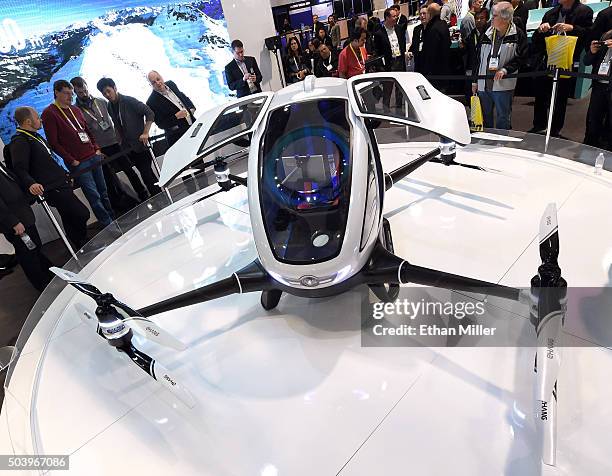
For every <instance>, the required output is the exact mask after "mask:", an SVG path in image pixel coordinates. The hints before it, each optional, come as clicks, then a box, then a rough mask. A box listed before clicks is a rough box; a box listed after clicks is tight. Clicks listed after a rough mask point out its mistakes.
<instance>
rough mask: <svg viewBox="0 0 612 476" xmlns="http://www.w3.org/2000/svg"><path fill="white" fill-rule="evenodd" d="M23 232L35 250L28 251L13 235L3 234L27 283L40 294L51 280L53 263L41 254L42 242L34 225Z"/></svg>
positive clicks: (18, 238)
mask: <svg viewBox="0 0 612 476" xmlns="http://www.w3.org/2000/svg"><path fill="white" fill-rule="evenodd" d="M25 230H26V233H27V234H28V235H29V236H30V238H31V239H32V241H33V242H34V243H36V248H34V249H33V250H29V249H28V248H27V246H26V245H25V244H24V243H23V241H22V240H21V238H20V237H19V236H17V235H15V233H3V234H4V236H5V237H6V239H7V240H8V241H9V242H10V243H11V244H12V245H13V247H14V248H15V255H17V261H19V264H20V265H21V268H22V269H23V272H24V274H25V275H26V278H28V281H30V283H32V286H34V287H35V288H36V289H37V290H38V291H40V292H42V291H43V290H44V289H45V288H46V287H47V284H49V283H50V282H51V279H53V273H51V271H49V268H50V267H51V266H53V263H51V261H49V259H48V258H47V257H46V256H45V254H44V253H43V252H42V242H41V241H40V236H39V235H38V230H36V225H31V226H26V227H25Z"/></svg>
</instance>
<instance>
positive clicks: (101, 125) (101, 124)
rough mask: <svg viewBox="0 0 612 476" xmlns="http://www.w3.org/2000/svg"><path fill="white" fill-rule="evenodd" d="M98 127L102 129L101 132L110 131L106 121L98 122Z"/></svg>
mask: <svg viewBox="0 0 612 476" xmlns="http://www.w3.org/2000/svg"><path fill="white" fill-rule="evenodd" d="M98 126H100V129H102V130H103V131H107V130H108V129H110V124H109V123H108V121H100V122H98Z"/></svg>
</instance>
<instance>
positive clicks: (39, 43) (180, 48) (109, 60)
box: [0, 0, 232, 143]
mask: <svg viewBox="0 0 612 476" xmlns="http://www.w3.org/2000/svg"><path fill="white" fill-rule="evenodd" d="M229 43H230V39H229V35H228V33H227V26H226V22H225V17H224V14H223V9H222V7H221V0H202V1H191V2H188V1H183V2H169V1H168V0H165V1H162V0H71V1H67V0H1V1H0V137H1V138H2V140H3V141H4V142H5V143H7V142H9V141H10V137H11V136H12V134H13V132H14V128H15V125H14V123H13V119H12V117H13V113H14V111H15V108H17V107H19V106H25V105H27V106H32V107H34V108H35V109H36V110H38V111H39V113H40V112H42V110H43V109H44V108H45V107H46V106H48V105H49V104H50V103H51V102H52V101H53V82H54V81H56V80H58V79H66V80H70V79H71V78H73V77H74V76H82V77H83V78H85V80H86V81H87V83H88V85H89V90H90V92H91V93H92V94H93V95H96V96H100V94H99V93H98V91H97V90H96V87H95V85H96V83H97V82H98V80H99V79H100V78H102V77H105V76H106V77H110V78H113V80H114V81H115V83H117V89H118V90H119V92H120V93H123V94H126V95H129V96H134V97H136V98H138V99H139V100H141V101H143V102H146V100H147V98H148V97H149V94H150V93H151V87H150V85H149V83H148V81H147V78H146V75H147V73H148V72H149V71H150V70H152V69H155V70H157V71H159V72H160V73H161V75H162V76H163V77H164V79H166V80H170V79H171V80H173V81H174V82H176V83H177V85H178V86H179V87H180V88H181V90H182V91H183V92H185V93H186V94H187V95H188V96H189V97H190V98H191V99H192V100H193V102H194V104H195V105H196V107H197V109H198V112H199V113H202V112H204V111H205V110H206V109H210V108H211V107H213V106H214V105H216V104H219V103H221V102H223V101H224V100H225V98H226V97H227V96H228V94H229V92H230V91H229V90H228V88H227V86H226V85H225V82H224V77H223V70H224V67H225V65H226V64H227V63H228V62H229V61H231V59H232V55H231V51H230V48H229Z"/></svg>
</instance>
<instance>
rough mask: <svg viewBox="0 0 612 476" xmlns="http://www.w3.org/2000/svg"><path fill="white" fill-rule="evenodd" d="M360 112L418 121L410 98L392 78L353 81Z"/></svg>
mask: <svg viewBox="0 0 612 476" xmlns="http://www.w3.org/2000/svg"><path fill="white" fill-rule="evenodd" d="M353 89H354V91H355V98H356V99H357V104H358V106H359V111H360V112H361V113H362V114H371V115H376V116H385V117H388V118H395V119H403V120H408V121H410V122H419V116H418V115H417V113H416V111H415V109H414V107H413V105H412V103H411V102H410V99H409V98H408V96H407V95H406V93H405V91H404V89H403V88H402V87H401V86H400V84H399V82H398V81H397V80H396V79H394V78H376V79H368V80H363V81H355V82H354V83H353Z"/></svg>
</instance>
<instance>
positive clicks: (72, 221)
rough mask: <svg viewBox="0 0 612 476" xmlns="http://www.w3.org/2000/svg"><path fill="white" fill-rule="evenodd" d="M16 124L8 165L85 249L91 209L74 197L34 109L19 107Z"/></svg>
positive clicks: (68, 181)
mask: <svg viewBox="0 0 612 476" xmlns="http://www.w3.org/2000/svg"><path fill="white" fill-rule="evenodd" d="M15 122H16V123H17V124H18V126H19V127H18V128H17V131H16V133H15V135H14V136H13V137H12V139H11V142H10V144H9V145H7V147H8V148H9V152H10V158H11V164H7V165H9V167H10V168H12V170H13V172H14V173H15V175H16V176H17V178H18V180H19V182H20V184H21V186H22V187H23V188H24V189H25V190H27V191H29V192H30V194H32V199H33V197H36V196H38V195H44V196H45V199H46V200H47V203H48V204H49V205H51V206H52V207H55V208H56V209H57V211H58V212H59V214H60V217H61V218H62V225H63V226H64V231H65V232H66V235H67V236H68V238H69V239H70V241H72V243H73V244H74V246H75V248H76V249H80V248H82V247H83V246H84V245H85V243H86V242H87V220H89V210H88V209H87V207H86V206H85V205H84V204H83V202H81V201H80V200H79V199H78V198H77V197H76V195H75V194H74V192H73V190H72V183H71V180H70V177H69V175H68V172H67V171H66V170H65V169H64V168H63V162H62V160H61V159H60V158H59V157H57V156H54V155H53V152H52V151H51V147H50V146H49V144H48V143H47V141H46V140H45V139H44V138H43V137H42V136H41V135H40V134H39V133H38V130H39V129H40V128H41V127H42V124H41V121H40V118H39V116H38V113H37V112H36V111H35V110H34V109H33V108H31V107H18V108H17V109H15ZM60 164H61V165H60Z"/></svg>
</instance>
